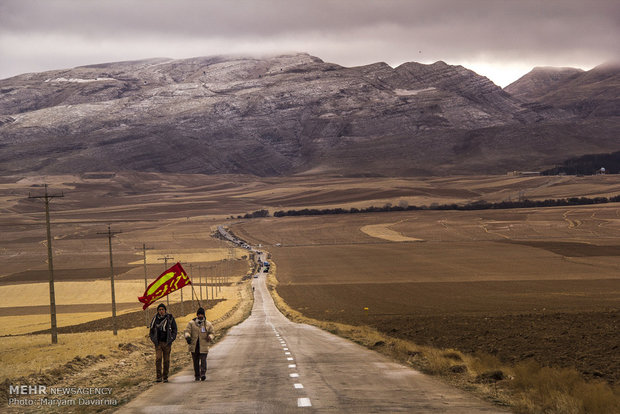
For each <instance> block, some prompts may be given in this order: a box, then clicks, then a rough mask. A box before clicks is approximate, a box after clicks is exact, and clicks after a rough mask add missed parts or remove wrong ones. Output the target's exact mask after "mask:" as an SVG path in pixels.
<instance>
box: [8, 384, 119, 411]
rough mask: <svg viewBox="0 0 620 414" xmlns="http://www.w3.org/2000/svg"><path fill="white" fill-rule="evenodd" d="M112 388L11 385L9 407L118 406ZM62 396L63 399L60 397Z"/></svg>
mask: <svg viewBox="0 0 620 414" xmlns="http://www.w3.org/2000/svg"><path fill="white" fill-rule="evenodd" d="M111 395H112V388H104V387H48V386H46V385H9V401H8V403H9V404H8V405H9V406H70V405H74V406H78V405H91V406H116V405H118V401H117V400H116V399H114V398H111ZM56 396H58V397H56ZM60 396H62V397H60Z"/></svg>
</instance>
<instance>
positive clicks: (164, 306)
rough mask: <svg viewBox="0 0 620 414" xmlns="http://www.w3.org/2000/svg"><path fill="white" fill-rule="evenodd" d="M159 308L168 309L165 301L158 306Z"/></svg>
mask: <svg viewBox="0 0 620 414" xmlns="http://www.w3.org/2000/svg"><path fill="white" fill-rule="evenodd" d="M159 308H164V310H166V305H164V304H163V303H160V304H159V305H158V306H157V310H159Z"/></svg>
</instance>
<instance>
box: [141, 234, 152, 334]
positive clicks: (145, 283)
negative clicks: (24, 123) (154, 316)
mask: <svg viewBox="0 0 620 414" xmlns="http://www.w3.org/2000/svg"><path fill="white" fill-rule="evenodd" d="M147 250H153V248H152V247H146V244H145V243H142V254H143V257H144V291H145V292H146V288H147V287H148V282H147V275H146V251H147ZM144 320H145V321H146V327H147V328H148V327H149V312H148V311H147V310H146V309H145V310H144Z"/></svg>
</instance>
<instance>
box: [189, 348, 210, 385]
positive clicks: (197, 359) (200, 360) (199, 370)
mask: <svg viewBox="0 0 620 414" xmlns="http://www.w3.org/2000/svg"><path fill="white" fill-rule="evenodd" d="M207 355H208V353H205V354H203V353H197V352H192V360H193V361H194V377H196V379H198V378H200V377H204V376H205V374H206V373H207Z"/></svg>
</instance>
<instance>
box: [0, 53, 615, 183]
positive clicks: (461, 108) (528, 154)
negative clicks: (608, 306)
mask: <svg viewBox="0 0 620 414" xmlns="http://www.w3.org/2000/svg"><path fill="white" fill-rule="evenodd" d="M613 79H615V78H612V83H611V85H612V86H613V88H616V89H615V92H613V91H612V93H616V94H617V85H616V84H615V83H613ZM603 83H605V82H603ZM558 93H559V92H558ZM550 94H551V92H550ZM546 96H547V95H546ZM549 96H550V95H549ZM549 99H551V98H549ZM545 102H546V101H543V104H531V103H524V102H523V100H522V99H518V98H516V97H514V96H511V95H510V94H509V93H508V92H506V91H504V90H502V89H501V88H499V87H498V86H496V85H494V84H493V83H492V82H491V81H490V80H488V79H487V78H485V77H482V76H479V75H478V74H476V73H474V72H472V71H470V70H468V69H466V68H464V67H461V66H451V65H448V64H446V63H444V62H436V63H434V64H431V65H423V64H419V63H414V62H410V63H405V64H403V65H401V66H399V67H397V68H391V67H390V66H388V65H387V64H385V63H376V64H372V65H367V66H361V67H352V68H346V67H342V66H338V65H335V64H331V63H326V62H323V61H322V60H321V59H319V58H316V57H313V56H310V55H307V54H293V55H285V56H278V57H272V58H265V59H255V58H244V57H222V56H216V57H201V58H193V59H183V60H172V59H164V58H158V59H150V60H143V61H132V62H117V63H109V64H98V65H90V66H84V67H78V68H74V69H66V70H55V71H48V72H42V73H32V74H23V75H20V76H16V77H13V78H9V79H4V80H0V148H2V152H1V153H0V174H3V175H6V174H15V173H47V172H84V171H119V170H137V171H158V172H190V173H191V172H200V173H209V174H213V173H249V174H255V175H260V176H279V175H291V174H300V173H315V172H316V173H318V172H329V173H334V174H344V175H419V174H452V173H465V174H477V173H503V172H505V171H507V170H519V169H539V168H546V167H549V166H552V165H554V164H555V163H558V162H561V161H562V160H564V159H567V158H570V157H573V156H578V155H583V154H588V153H600V152H609V151H612V150H616V149H617V137H616V136H615V131H617V130H618V126H620V123H619V122H618V119H617V118H615V117H613V116H612V115H615V112H614V111H615V110H614V107H613V105H614V104H613V102H612V110H611V111H607V112H604V111H603V110H602V109H600V110H598V112H597V113H598V114H599V115H601V117H598V118H597V119H596V121H595V122H594V121H589V120H588V119H583V118H584V117H579V118H578V119H577V118H576V117H575V116H574V115H573V112H574V108H573V107H572V106H570V105H568V106H567V105H564V106H562V105H559V106H555V105H550V104H547V103H545ZM558 108H560V109H558ZM615 108H617V106H616V107H615ZM605 114H607V115H609V116H607V117H606V118H604V117H602V116H603V115H605ZM560 143H561V145H559V144H560Z"/></svg>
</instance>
